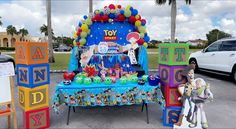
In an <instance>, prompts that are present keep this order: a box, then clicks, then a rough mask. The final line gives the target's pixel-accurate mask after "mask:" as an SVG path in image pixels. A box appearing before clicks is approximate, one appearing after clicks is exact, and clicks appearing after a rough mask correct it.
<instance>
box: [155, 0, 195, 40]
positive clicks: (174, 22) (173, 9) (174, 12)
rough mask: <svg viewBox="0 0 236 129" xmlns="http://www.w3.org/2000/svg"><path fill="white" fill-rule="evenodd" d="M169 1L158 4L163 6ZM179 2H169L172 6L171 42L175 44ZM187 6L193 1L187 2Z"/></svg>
mask: <svg viewBox="0 0 236 129" xmlns="http://www.w3.org/2000/svg"><path fill="white" fill-rule="evenodd" d="M166 1H167V0H156V4H158V5H163V4H165V3H166ZM176 1H177V0H169V5H171V42H172V43H174V42H175V29H176V13H177V7H176V6H177V3H176ZM185 2H186V4H191V0H185Z"/></svg>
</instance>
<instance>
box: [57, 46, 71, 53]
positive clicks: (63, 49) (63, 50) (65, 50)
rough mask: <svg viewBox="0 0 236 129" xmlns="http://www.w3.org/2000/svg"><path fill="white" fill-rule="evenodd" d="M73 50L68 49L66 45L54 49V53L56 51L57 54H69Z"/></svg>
mask: <svg viewBox="0 0 236 129" xmlns="http://www.w3.org/2000/svg"><path fill="white" fill-rule="evenodd" d="M71 50H72V48H71V47H68V46H66V45H60V46H59V47H58V48H54V51H56V52H68V51H71Z"/></svg>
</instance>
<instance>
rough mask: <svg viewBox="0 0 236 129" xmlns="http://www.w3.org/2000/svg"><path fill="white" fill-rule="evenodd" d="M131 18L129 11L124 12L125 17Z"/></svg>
mask: <svg viewBox="0 0 236 129" xmlns="http://www.w3.org/2000/svg"><path fill="white" fill-rule="evenodd" d="M130 16H131V11H130V10H128V9H127V10H125V17H130Z"/></svg>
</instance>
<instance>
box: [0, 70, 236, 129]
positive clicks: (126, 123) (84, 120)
mask: <svg viewBox="0 0 236 129" xmlns="http://www.w3.org/2000/svg"><path fill="white" fill-rule="evenodd" d="M213 76H214V77H213ZM196 77H201V78H203V79H205V80H206V82H208V83H210V84H211V90H212V92H213V93H214V101H213V102H212V103H207V104H206V105H205V111H206V114H207V117H208V123H209V127H210V128H236V111H235V107H236V94H235V93H236V85H235V84H234V83H233V82H231V81H230V79H229V78H227V77H224V76H216V75H212V74H207V73H201V74H196ZM61 80H62V73H52V74H51V84H50V89H49V98H50V105H51V102H52V98H53V94H54V91H55V87H56V85H57V84H58V83H59V82H60V81H61ZM15 98H16V100H17V98H18V95H17V88H15ZM15 103H16V106H17V118H18V119H17V120H18V126H19V128H23V117H22V111H21V109H20V108H19V107H18V104H17V102H15ZM63 109H64V112H62V113H61V114H59V115H57V114H55V113H54V112H53V110H52V109H50V116H51V128H55V129H56V128H63V129H65V128H164V127H163V126H162V110H161V108H160V106H159V105H158V104H150V105H149V119H150V123H149V124H147V123H146V115H145V112H143V113H142V112H141V105H134V106H121V107H119V106H115V107H80V108H76V113H73V112H71V117H70V124H69V126H67V125H66V116H67V110H66V108H65V107H63ZM0 125H1V126H0V128H7V118H6V117H5V118H0Z"/></svg>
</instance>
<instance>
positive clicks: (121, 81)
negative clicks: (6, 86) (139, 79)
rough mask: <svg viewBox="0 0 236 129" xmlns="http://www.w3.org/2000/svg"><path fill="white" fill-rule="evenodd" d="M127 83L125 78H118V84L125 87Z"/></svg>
mask: <svg viewBox="0 0 236 129" xmlns="http://www.w3.org/2000/svg"><path fill="white" fill-rule="evenodd" d="M126 83H127V78H126V77H124V76H123V77H121V78H120V84H122V85H125V84H126Z"/></svg>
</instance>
